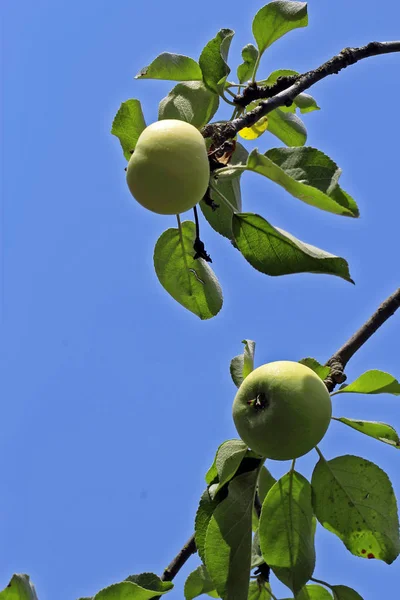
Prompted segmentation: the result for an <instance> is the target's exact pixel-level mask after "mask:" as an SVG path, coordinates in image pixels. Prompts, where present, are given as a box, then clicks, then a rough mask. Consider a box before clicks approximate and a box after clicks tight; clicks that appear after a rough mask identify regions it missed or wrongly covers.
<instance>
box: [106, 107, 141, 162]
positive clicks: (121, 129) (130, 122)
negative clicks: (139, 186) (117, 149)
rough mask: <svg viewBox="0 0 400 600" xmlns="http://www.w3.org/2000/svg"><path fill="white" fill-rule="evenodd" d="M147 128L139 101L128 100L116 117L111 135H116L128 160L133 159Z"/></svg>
mask: <svg viewBox="0 0 400 600" xmlns="http://www.w3.org/2000/svg"><path fill="white" fill-rule="evenodd" d="M145 128H146V122H145V120H144V116H143V112H142V106H141V104H140V101H139V100H134V99H132V100H127V101H126V102H123V103H122V104H121V106H120V107H119V110H118V112H117V114H116V115H115V118H114V121H113V124H112V127H111V133H112V134H113V135H115V136H116V137H117V138H118V139H119V141H120V143H121V146H122V150H123V153H124V156H125V158H126V160H129V159H130V157H131V151H132V150H134V149H135V146H136V144H137V141H138V139H139V136H140V134H141V133H142V131H143V130H144V129H145Z"/></svg>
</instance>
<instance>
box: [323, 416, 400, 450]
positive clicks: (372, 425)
mask: <svg viewBox="0 0 400 600" xmlns="http://www.w3.org/2000/svg"><path fill="white" fill-rule="evenodd" d="M332 418H333V419H335V421H340V422H341V423H344V424H345V425H348V426H349V427H351V428H352V429H356V430H357V431H360V432H361V433H364V434H365V435H369V436H370V437H373V438H375V439H376V440H379V441H380V442H384V443H385V444H389V445H390V446H394V447H395V448H397V449H400V438H399V436H398V435H397V432H396V430H395V429H394V428H393V427H392V426H391V425H387V424H386V423H380V422H378V421H360V420H357V419H347V418H346V417H340V418H337V417H332Z"/></svg>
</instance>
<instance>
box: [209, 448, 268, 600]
mask: <svg viewBox="0 0 400 600" xmlns="http://www.w3.org/2000/svg"><path fill="white" fill-rule="evenodd" d="M261 464H262V463H261V461H260V460H257V459H249V460H248V464H247V467H248V468H251V470H247V471H245V472H243V473H241V474H240V475H236V477H235V478H234V479H232V480H231V481H230V482H229V485H228V495H227V497H226V498H225V499H224V500H222V502H221V503H220V504H218V506H217V507H216V509H215V510H214V513H213V515H212V517H211V519H210V522H209V525H208V528H207V536H206V544H205V555H206V556H205V558H206V561H205V564H206V567H207V571H208V572H209V574H210V576H211V578H212V580H213V581H214V583H215V587H216V590H217V592H218V593H219V595H220V596H221V598H223V600H240V599H241V598H244V597H246V595H247V593H248V589H249V577H250V561H251V541H252V539H251V538H252V530H251V515H252V508H253V502H254V494H255V488H256V484H257V478H258V471H259V468H260V466H261Z"/></svg>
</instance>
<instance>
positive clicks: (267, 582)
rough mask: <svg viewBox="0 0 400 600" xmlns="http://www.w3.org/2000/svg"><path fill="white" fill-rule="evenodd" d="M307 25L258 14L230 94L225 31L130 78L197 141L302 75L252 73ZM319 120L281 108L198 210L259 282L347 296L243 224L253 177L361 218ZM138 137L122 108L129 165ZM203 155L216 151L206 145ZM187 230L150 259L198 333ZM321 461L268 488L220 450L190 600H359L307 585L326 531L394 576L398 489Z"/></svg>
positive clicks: (289, 250)
mask: <svg viewBox="0 0 400 600" xmlns="http://www.w3.org/2000/svg"><path fill="white" fill-rule="evenodd" d="M306 25H307V4H306V3H304V2H291V1H286V0H278V1H273V2H270V3H269V4H267V5H266V6H264V7H263V8H261V10H259V11H258V13H257V14H256V16H255V17H254V20H253V27H252V29H253V35H254V41H255V44H253V43H249V44H248V45H246V46H245V47H244V48H243V50H242V59H243V62H242V63H241V64H240V65H239V67H238V69H237V75H236V80H237V81H231V79H232V75H231V69H230V68H229V66H228V53H229V47H230V43H231V40H232V37H233V35H234V32H233V31H232V30H230V29H221V30H220V31H219V32H218V33H217V34H216V36H215V37H214V38H213V39H212V40H210V41H209V42H208V43H207V44H206V45H205V47H204V49H203V50H202V52H201V54H200V57H199V59H198V60H194V59H193V58H189V57H187V56H183V55H177V54H171V53H168V52H164V53H163V54H160V55H159V56H158V57H157V58H155V59H154V60H153V62H152V63H151V64H150V65H148V66H147V67H144V68H143V69H141V71H139V73H138V74H137V76H136V78H137V79H163V80H169V81H175V82H177V83H176V85H175V86H174V87H173V89H172V90H171V91H170V93H169V94H168V95H167V96H166V97H165V98H164V99H163V100H161V102H160V105H159V113H158V116H159V119H171V118H172V119H181V120H184V121H187V122H189V123H191V124H193V125H194V126H196V127H197V128H199V129H203V131H204V132H206V131H207V129H204V128H205V126H207V125H209V124H210V123H211V124H214V123H221V121H218V118H217V117H216V116H215V115H216V113H217V111H218V108H219V105H220V104H221V103H223V102H225V103H228V104H229V105H232V106H233V114H232V119H234V118H236V117H238V116H240V115H242V114H244V113H245V112H246V111H250V110H253V109H254V108H255V107H256V106H257V104H258V103H259V101H257V100H256V101H254V102H252V103H250V104H249V105H247V106H245V107H240V106H238V105H237V104H235V102H234V101H233V100H234V99H235V97H236V95H237V94H238V93H239V92H240V90H242V89H243V88H246V86H248V85H251V84H252V82H255V83H256V84H257V85H263V86H268V85H274V84H276V82H278V81H279V78H282V77H290V76H296V75H298V74H297V73H296V72H295V71H289V70H284V71H283V70H275V71H274V72H272V73H270V74H269V75H267V76H265V75H262V76H261V77H259V76H258V72H259V67H260V59H261V57H262V55H263V53H264V52H265V51H267V49H268V48H269V46H270V45H271V44H273V43H274V42H275V41H276V40H277V39H279V38H280V37H282V36H283V35H285V34H286V33H289V32H290V31H291V30H293V29H295V28H299V27H305V26H306ZM249 80H250V81H249ZM315 110H319V107H318V105H317V102H316V100H315V99H314V98H313V97H312V96H310V95H308V94H306V93H301V94H299V95H298V96H297V97H296V98H295V100H294V102H293V103H292V104H291V105H290V106H284V107H280V108H277V109H275V110H273V111H272V112H270V113H269V114H268V115H267V116H266V117H262V118H260V119H259V120H258V121H257V122H256V123H255V124H254V125H252V126H250V127H244V128H243V129H242V130H241V131H240V132H239V138H240V141H239V140H236V141H235V145H234V149H233V151H232V152H231V153H230V154H229V156H226V157H222V159H221V158H220V164H218V165H217V168H214V169H212V170H211V180H210V196H211V199H212V200H213V201H214V202H215V203H216V204H218V207H217V208H216V207H215V206H211V203H210V202H206V201H205V200H203V201H202V202H201V203H200V208H201V211H202V213H203V215H204V218H205V219H206V221H207V222H208V223H209V225H210V226H211V227H212V228H213V229H214V230H215V231H216V232H217V233H219V234H221V235H222V236H224V237H225V238H227V240H228V241H229V242H231V244H232V245H233V246H234V247H235V248H236V249H237V250H238V251H239V252H240V253H241V254H242V255H243V257H244V259H245V260H246V261H247V262H249V263H250V264H251V265H252V266H253V267H254V268H255V269H257V270H259V271H261V272H262V273H265V274H267V275H271V276H275V275H286V274H290V273H300V272H309V273H324V274H330V275H336V276H338V277H341V278H342V279H344V280H346V281H349V282H352V279H351V276H350V272H349V267H348V264H347V262H346V260H345V259H344V258H340V257H338V256H335V255H333V254H330V253H328V252H327V251H325V250H321V249H319V248H316V247H315V246H312V245H310V244H309V243H305V242H303V241H301V240H299V239H297V238H296V237H294V236H293V235H292V234H291V233H288V232H287V231H283V230H282V229H279V228H277V227H275V226H274V225H273V224H271V223H270V222H269V221H268V220H267V219H266V218H265V216H262V215H258V214H254V213H251V212H246V211H244V210H243V205H242V196H241V177H242V176H243V175H244V174H245V173H246V172H253V173H256V174H258V175H262V176H263V177H265V178H267V179H269V180H271V181H272V182H274V183H275V184H277V185H280V186H281V187H283V188H284V189H285V190H286V191H287V192H288V193H289V194H291V195H292V196H294V197H295V198H298V199H299V200H302V201H303V202H305V203H307V204H310V205H311V206H314V207H315V208H319V209H320V210H324V211H327V212H330V213H332V214H334V215H339V216H345V217H352V218H357V217H358V215H359V212H358V208H357V205H356V203H355V201H354V200H353V198H352V197H351V196H350V195H349V194H348V193H347V192H346V191H345V190H343V189H342V188H341V187H340V185H339V178H340V174H341V170H340V168H339V167H338V166H337V164H336V163H335V162H334V160H332V159H331V158H330V157H328V156H327V155H326V154H325V153H324V152H322V151H321V150H319V149H317V148H313V147H311V146H306V145H305V144H306V140H307V132H306V128H305V125H304V123H303V121H302V120H301V118H300V117H299V113H300V114H301V115H308V113H311V112H313V111H315ZM145 127H146V121H145V118H144V115H143V111H142V108H141V104H140V101H139V100H136V99H130V100H127V101H125V102H123V103H122V104H121V107H120V109H119V110H118V113H117V115H116V117H115V119H114V122H113V125H112V133H113V134H114V135H115V136H117V137H118V138H119V141H120V143H121V146H122V150H123V154H124V157H125V159H127V160H129V158H130V154H131V151H132V150H134V148H135V145H136V142H137V140H138V137H139V135H140V133H141V132H142V131H143V130H144V128H145ZM268 133H269V134H272V135H273V136H275V137H276V138H278V139H279V140H280V141H281V142H283V144H284V147H278V148H270V149H269V150H267V151H266V152H263V151H260V150H258V149H255V150H252V151H251V152H250V153H249V152H248V151H247V150H246V148H245V143H246V141H247V140H253V139H256V138H261V136H265V135H267V134H268ZM263 139H264V138H263ZM260 141H261V140H260ZM206 142H207V144H208V147H210V146H211V140H210V139H206ZM211 148H212V146H211ZM211 151H212V150H211V149H210V153H211ZM214 167H215V165H214ZM195 221H196V222H192V221H184V222H183V223H181V222H180V220H179V219H178V227H177V228H175V229H174V228H171V229H167V230H166V231H164V233H162V234H161V236H160V238H159V239H158V241H157V243H156V245H155V251H154V266H155V271H156V274H157V277H158V279H159V281H160V282H161V284H162V285H163V286H164V288H165V289H166V290H167V291H168V292H169V294H170V295H171V296H172V297H173V298H174V299H175V300H176V301H177V302H179V303H180V304H182V305H183V306H184V307H185V308H187V309H188V310H190V311H191V312H193V313H194V314H195V315H197V316H198V317H200V318H201V319H209V318H211V317H213V316H215V315H216V314H217V313H218V312H219V311H220V309H221V306H222V291H221V287H220V285H219V283H218V279H217V277H216V275H215V274H214V272H213V270H212V269H211V267H210V265H209V264H208V262H207V261H206V260H204V259H203V258H195V255H194V250H193V245H194V243H195V240H196V236H197V235H198V222H197V218H196V219H195ZM243 343H244V350H243V353H242V354H240V355H238V356H236V357H234V358H233V359H232V361H231V364H230V372H231V376H232V380H233V382H234V384H235V385H236V386H237V387H239V386H240V384H241V382H242V381H243V380H244V378H245V377H247V375H248V374H249V373H251V371H252V370H253V369H254V351H255V343H254V342H253V341H251V340H244V342H243ZM300 362H302V363H303V364H306V365H307V366H309V367H310V368H312V369H313V370H314V371H315V372H316V373H317V374H318V376H319V377H320V378H321V379H325V378H326V377H327V376H328V375H329V371H330V367H329V366H323V365H321V364H319V362H318V361H317V360H315V359H313V358H306V359H303V360H301V361H300ZM343 393H347V394H348V393H350V394H351V393H358V394H380V393H388V394H393V395H400V383H399V382H398V381H397V380H396V379H395V378H394V377H393V376H392V375H390V374H388V373H384V372H382V371H378V370H371V371H367V372H366V373H364V374H362V375H360V376H359V377H358V379H356V380H355V381H353V382H352V383H350V384H348V385H342V386H341V387H340V388H339V389H338V390H337V391H335V392H333V393H332V396H334V395H336V394H343ZM332 418H333V419H335V420H336V421H339V422H341V423H342V424H343V425H344V426H347V427H350V428H352V429H354V430H355V431H356V432H359V433H361V434H364V435H367V436H370V437H371V438H374V440H376V441H379V442H382V443H385V444H388V445H390V446H392V447H393V449H394V450H396V449H397V450H398V449H399V448H400V439H399V436H398V435H397V433H396V431H395V429H394V428H393V427H392V426H391V425H389V424H386V423H381V422H372V421H367V420H364V419H362V418H354V419H349V418H345V417H340V416H334V417H332ZM355 435H358V434H355ZM315 455H316V458H317V459H318V461H317V462H316V465H315V468H314V471H313V474H312V477H311V481H308V480H307V479H306V478H305V477H304V476H303V475H302V474H301V473H300V472H299V471H298V470H297V465H296V462H297V461H293V462H292V464H291V466H290V468H289V470H288V472H287V473H286V474H285V475H284V476H283V477H281V478H280V479H278V480H276V479H275V477H274V476H273V474H272V473H271V472H270V471H269V467H270V465H269V463H268V465H267V467H268V468H267V467H266V466H265V464H264V463H265V462H266V461H265V460H264V459H263V458H261V457H259V456H258V455H256V454H254V453H253V452H252V451H250V450H249V449H248V448H247V446H246V445H245V444H244V443H243V442H242V441H241V440H238V439H233V440H228V441H226V442H224V443H223V444H221V446H220V447H219V448H218V450H217V452H216V455H215V459H214V462H213V464H212V465H211V466H210V468H209V470H208V471H207V473H206V475H205V483H206V489H205V491H204V493H203V495H202V496H201V498H200V501H199V506H198V510H197V514H196V517H195V523H194V541H195V548H196V550H197V553H198V555H199V558H200V560H201V565H200V566H199V567H197V568H196V569H195V570H194V571H193V572H192V573H191V574H190V575H189V576H188V578H187V580H186V583H185V588H184V595H185V599H186V600H192V599H193V598H197V597H198V596H201V595H203V594H206V595H208V596H209V597H212V598H222V599H223V600H271V599H272V600H276V596H275V594H274V592H273V576H274V577H276V578H277V579H278V580H280V581H281V582H282V583H283V584H284V585H285V586H287V598H295V599H296V600H329V599H330V600H332V599H334V600H360V599H361V600H362V597H361V596H360V595H359V594H358V593H357V591H355V590H354V589H352V588H350V587H348V586H346V585H343V584H339V585H336V584H333V583H332V584H331V583H327V582H325V581H320V580H319V579H317V578H316V577H314V575H316V576H317V575H318V573H315V563H316V548H315V544H314V537H315V531H316V528H317V527H323V528H325V529H326V530H328V531H329V532H331V533H332V534H333V535H335V536H337V537H338V538H339V539H340V540H341V541H342V542H343V545H344V546H345V548H347V550H348V551H349V552H350V553H351V554H353V555H355V556H357V557H360V558H364V559H376V560H381V561H384V562H385V563H387V564H391V563H393V561H394V560H395V559H396V558H397V557H398V555H399V553H400V539H399V520H398V512H397V504H396V498H395V495H394V492H393V488H392V485H391V483H390V480H389V477H388V476H387V474H386V473H385V472H384V471H382V469H380V468H379V467H378V466H377V465H375V464H374V463H372V462H370V461H368V460H366V459H364V458H362V457H358V456H351V455H346V454H345V455H343V456H337V457H336V458H333V459H331V460H326V459H325V458H324V456H323V454H322V452H321V450H320V449H319V448H316V449H315ZM166 579H167V578H165V577H161V578H160V577H158V576H157V575H155V574H153V573H142V574H139V575H131V576H129V577H127V578H126V579H125V580H124V581H122V582H118V583H115V584H112V585H110V586H109V587H107V588H105V589H102V590H100V591H99V592H98V593H96V594H95V595H94V596H92V597H91V598H84V599H81V600H150V599H151V598H161V597H162V596H164V595H166V594H168V592H169V591H170V590H171V589H172V588H173V583H172V581H168V580H166ZM171 579H172V578H171ZM0 600H37V595H36V592H35V589H34V587H33V585H32V583H31V582H30V580H29V577H28V576H27V575H21V574H16V575H14V576H13V577H12V579H11V581H10V583H9V585H8V586H7V587H6V588H5V589H4V590H3V591H2V592H0ZM285 600H287V599H286V598H285Z"/></svg>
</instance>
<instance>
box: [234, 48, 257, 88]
mask: <svg viewBox="0 0 400 600" xmlns="http://www.w3.org/2000/svg"><path fill="white" fill-rule="evenodd" d="M242 58H243V63H242V64H241V65H239V66H238V68H237V76H238V79H239V83H244V82H245V81H248V80H249V79H251V77H252V76H253V73H254V67H255V66H256V62H257V58H258V50H257V48H256V47H255V46H254V45H253V44H247V46H245V47H244V48H243V50H242Z"/></svg>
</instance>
